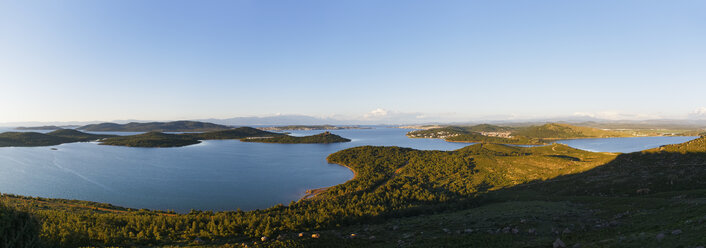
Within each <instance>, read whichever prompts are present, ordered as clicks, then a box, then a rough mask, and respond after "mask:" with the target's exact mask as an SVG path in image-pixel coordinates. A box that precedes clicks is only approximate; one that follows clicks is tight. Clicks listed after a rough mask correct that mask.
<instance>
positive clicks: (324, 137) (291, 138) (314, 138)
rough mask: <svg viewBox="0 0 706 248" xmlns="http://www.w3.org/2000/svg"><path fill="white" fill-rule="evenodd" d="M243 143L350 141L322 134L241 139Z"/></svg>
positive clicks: (325, 142)
mask: <svg viewBox="0 0 706 248" xmlns="http://www.w3.org/2000/svg"><path fill="white" fill-rule="evenodd" d="M241 141H244V142H261V143H281V144H329V143H340V142H350V141H351V140H350V139H346V138H343V137H341V136H338V135H335V134H332V133H329V132H323V133H320V134H316V135H310V136H304V137H297V136H289V135H281V136H274V137H265V138H262V137H253V138H246V139H242V140H241Z"/></svg>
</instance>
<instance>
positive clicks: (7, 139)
mask: <svg viewBox="0 0 706 248" xmlns="http://www.w3.org/2000/svg"><path fill="white" fill-rule="evenodd" d="M114 136H115V135H98V134H89V133H84V132H80V131H76V130H73V129H59V130H56V131H53V132H49V133H37V132H4V133H0V147H11V146H14V147H32V146H54V145H60V144H64V143H74V142H87V141H96V140H101V139H105V138H110V137H114Z"/></svg>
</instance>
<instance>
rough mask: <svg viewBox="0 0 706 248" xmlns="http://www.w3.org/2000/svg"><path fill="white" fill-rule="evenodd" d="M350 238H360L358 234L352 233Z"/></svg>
mask: <svg viewBox="0 0 706 248" xmlns="http://www.w3.org/2000/svg"><path fill="white" fill-rule="evenodd" d="M348 237H350V238H352V239H354V238H356V237H358V234H355V233H351V235H348Z"/></svg>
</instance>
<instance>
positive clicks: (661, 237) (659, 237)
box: [655, 233, 664, 241]
mask: <svg viewBox="0 0 706 248" xmlns="http://www.w3.org/2000/svg"><path fill="white" fill-rule="evenodd" d="M655 238H657V241H662V239H664V233H659V234H657V236H656V237H655Z"/></svg>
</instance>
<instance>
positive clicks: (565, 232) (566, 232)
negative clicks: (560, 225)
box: [561, 227, 571, 234]
mask: <svg viewBox="0 0 706 248" xmlns="http://www.w3.org/2000/svg"><path fill="white" fill-rule="evenodd" d="M561 233H562V234H569V233H571V230H569V228H568V227H567V228H564V231H562V232H561Z"/></svg>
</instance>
